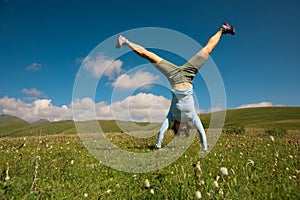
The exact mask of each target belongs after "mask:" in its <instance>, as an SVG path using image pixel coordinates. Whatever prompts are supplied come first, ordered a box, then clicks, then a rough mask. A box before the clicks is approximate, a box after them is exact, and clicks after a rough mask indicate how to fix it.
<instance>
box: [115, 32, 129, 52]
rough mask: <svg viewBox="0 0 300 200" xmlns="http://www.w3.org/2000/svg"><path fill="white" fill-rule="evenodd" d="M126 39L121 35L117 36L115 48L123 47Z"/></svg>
mask: <svg viewBox="0 0 300 200" xmlns="http://www.w3.org/2000/svg"><path fill="white" fill-rule="evenodd" d="M127 41H128V40H127V39H126V38H125V37H124V36H123V35H119V36H118V39H117V42H116V48H118V49H119V48H121V47H122V46H124V45H125V44H126V43H127Z"/></svg>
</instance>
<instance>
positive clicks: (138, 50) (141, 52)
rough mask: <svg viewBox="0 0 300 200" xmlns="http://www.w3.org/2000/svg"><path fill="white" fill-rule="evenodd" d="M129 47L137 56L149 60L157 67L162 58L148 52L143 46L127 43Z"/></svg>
mask: <svg viewBox="0 0 300 200" xmlns="http://www.w3.org/2000/svg"><path fill="white" fill-rule="evenodd" d="M126 44H127V46H129V47H130V48H131V49H132V50H133V51H134V52H135V53H136V54H137V55H139V56H141V57H142V58H145V59H147V60H149V61H150V62H151V63H152V64H153V65H157V64H158V63H159V62H160V61H161V60H162V58H161V57H159V56H158V55H156V54H155V53H153V52H151V51H148V50H147V49H145V48H144V47H142V46H141V45H138V44H135V43H133V42H130V41H127V43H126Z"/></svg>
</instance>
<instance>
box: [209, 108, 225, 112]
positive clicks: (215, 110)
mask: <svg viewBox="0 0 300 200" xmlns="http://www.w3.org/2000/svg"><path fill="white" fill-rule="evenodd" d="M221 110H224V109H222V108H221V107H214V108H210V109H208V111H207V113H213V112H218V111H221Z"/></svg>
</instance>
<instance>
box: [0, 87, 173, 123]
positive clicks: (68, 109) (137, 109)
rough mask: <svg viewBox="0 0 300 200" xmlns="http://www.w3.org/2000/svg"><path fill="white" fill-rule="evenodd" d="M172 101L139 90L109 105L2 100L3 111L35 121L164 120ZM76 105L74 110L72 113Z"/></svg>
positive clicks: (81, 101) (101, 103) (41, 100)
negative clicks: (57, 104) (55, 104)
mask: <svg viewBox="0 0 300 200" xmlns="http://www.w3.org/2000/svg"><path fill="white" fill-rule="evenodd" d="M169 106H170V100H169V99H166V98H165V97H163V96H156V95H154V94H146V93H139V94H137V95H135V96H129V97H127V98H125V99H124V100H122V101H118V102H114V103H113V104H111V105H109V104H107V103H105V102H99V103H95V102H94V101H93V100H92V99H91V98H84V99H80V100H79V99H77V100H74V101H73V102H72V103H71V104H70V105H63V106H61V107H59V106H54V105H52V104H51V99H38V100H35V101H33V102H32V103H25V102H24V101H22V100H20V99H15V98H9V97H4V98H1V99H0V108H1V109H2V113H4V114H8V115H13V116H17V117H20V118H22V119H24V120H26V121H29V122H33V121H36V120H39V119H48V120H49V121H59V120H68V119H73V112H74V114H75V117H74V119H75V120H78V121H80V120H95V116H96V119H99V120H100V119H105V120H108V119H116V120H132V121H150V122H156V121H161V120H163V118H164V117H165V116H166V114H167V112H168V109H169ZM72 108H73V112H72Z"/></svg>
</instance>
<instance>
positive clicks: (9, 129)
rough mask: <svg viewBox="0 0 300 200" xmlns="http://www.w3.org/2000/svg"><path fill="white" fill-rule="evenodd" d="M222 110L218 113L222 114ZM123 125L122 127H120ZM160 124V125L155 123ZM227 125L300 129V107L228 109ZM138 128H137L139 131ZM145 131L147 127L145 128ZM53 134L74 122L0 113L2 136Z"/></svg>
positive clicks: (112, 125) (111, 127)
mask: <svg viewBox="0 0 300 200" xmlns="http://www.w3.org/2000/svg"><path fill="white" fill-rule="evenodd" d="M221 112H224V111H219V112H216V113H215V114H216V115H217V114H221ZM210 117H211V114H202V115H201V116H200V118H201V120H202V122H203V125H204V127H205V128H208V126H209V122H210ZM99 123H100V125H101V128H102V129H103V131H104V132H113V133H114V132H122V131H128V130H131V129H132V128H131V127H132V125H133V124H135V125H138V126H136V127H138V128H139V127H140V128H142V127H143V126H145V125H148V123H136V122H120V121H117V122H116V121H113V120H101V121H99ZM118 125H119V126H121V127H122V129H123V130H121V129H120V128H119V126H118ZM156 125H157V124H156ZM154 126H155V124H154V125H153V126H152V125H151V126H147V130H150V131H151V130H154V129H153V127H154ZM224 126H225V127H230V126H243V127H245V128H277V127H281V128H284V129H288V130H300V107H263V108H244V109H235V110H228V111H226V120H225V124H224ZM138 130H139V129H137V131H138ZM143 130H144V129H143ZM53 134H64V135H69V134H76V128H75V124H74V122H73V121H59V122H51V123H46V124H44V123H34V124H29V123H27V122H26V121H24V120H22V119H20V118H17V117H13V116H9V115H1V116H0V137H21V136H37V135H53Z"/></svg>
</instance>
